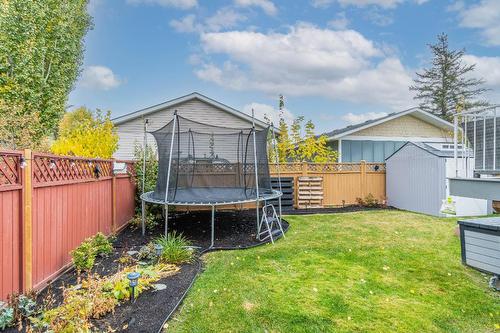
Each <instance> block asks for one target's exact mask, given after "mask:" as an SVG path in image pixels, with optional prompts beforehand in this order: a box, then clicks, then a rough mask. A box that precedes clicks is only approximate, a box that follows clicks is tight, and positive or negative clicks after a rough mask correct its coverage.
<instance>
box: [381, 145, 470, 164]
mask: <svg viewBox="0 0 500 333" xmlns="http://www.w3.org/2000/svg"><path fill="white" fill-rule="evenodd" d="M440 144H442V143H441V142H440ZM408 145H413V146H416V147H418V148H420V149H422V150H424V151H426V152H428V153H429V154H432V155H434V156H437V157H442V158H453V157H454V151H453V150H447V149H438V148H436V147H433V146H431V145H429V144H428V143H425V142H414V141H409V142H407V143H405V144H404V145H402V146H401V147H400V148H399V149H397V150H396V151H395V152H393V153H392V154H391V155H389V156H388V157H387V158H386V159H385V160H386V161H387V160H388V159H390V158H391V157H392V156H394V155H396V154H397V153H398V152H399V151H400V150H402V149H403V148H404V147H406V146H408ZM458 157H462V151H461V150H459V151H458Z"/></svg>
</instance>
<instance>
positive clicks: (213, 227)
mask: <svg viewBox="0 0 500 333" xmlns="http://www.w3.org/2000/svg"><path fill="white" fill-rule="evenodd" d="M214 238H215V206H212V231H211V235H210V239H211V243H210V248H212V247H214Z"/></svg>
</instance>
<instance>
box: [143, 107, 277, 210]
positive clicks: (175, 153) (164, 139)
mask: <svg viewBox="0 0 500 333" xmlns="http://www.w3.org/2000/svg"><path fill="white" fill-rule="evenodd" d="M252 131H253V129H252V128H247V129H239V128H228V127H219V126H212V125H208V124H203V123H199V122H196V121H193V120H190V119H187V118H183V117H180V116H177V117H174V119H173V120H172V121H170V122H169V123H168V124H166V125H165V126H164V127H162V128H160V129H158V130H156V131H154V132H151V134H152V135H153V136H154V138H155V140H156V144H157V147H158V158H159V165H158V170H159V171H158V179H157V182H156V189H155V191H154V192H153V194H152V198H153V199H155V200H159V201H164V202H190V203H191V202H192V203H201V202H232V201H241V200H249V199H253V198H256V196H257V191H256V190H257V186H256V177H255V157H256V161H257V176H258V177H257V180H258V188H259V196H262V195H265V194H269V193H271V192H272V188H271V181H270V176H269V166H268V160H267V136H268V131H269V128H266V129H264V130H256V131H255V141H256V142H255V147H256V150H255V151H254V142H253V133H252ZM172 135H173V140H172ZM171 146H172V148H171ZM171 151H172V153H170V152H171ZM169 164H170V177H168V169H169ZM167 182H168V195H167V197H165V191H166V189H167Z"/></svg>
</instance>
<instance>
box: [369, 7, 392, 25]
mask: <svg viewBox="0 0 500 333" xmlns="http://www.w3.org/2000/svg"><path fill="white" fill-rule="evenodd" d="M365 15H366V18H367V19H368V20H370V22H372V23H373V24H375V25H378V26H381V27H385V26H388V25H391V24H392V23H393V22H394V18H393V16H392V13H391V12H386V11H385V12H384V11H380V10H370V11H367V12H366V14H365Z"/></svg>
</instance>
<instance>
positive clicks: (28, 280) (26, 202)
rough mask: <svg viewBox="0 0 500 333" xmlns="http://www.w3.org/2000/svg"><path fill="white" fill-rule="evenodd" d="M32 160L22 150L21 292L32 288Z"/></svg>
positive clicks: (29, 150)
mask: <svg viewBox="0 0 500 333" xmlns="http://www.w3.org/2000/svg"><path fill="white" fill-rule="evenodd" d="M32 158H33V153H32V151H31V149H25V150H24V160H25V162H26V164H25V166H24V169H23V215H22V216H23V221H22V233H23V238H22V242H23V243H22V244H23V250H22V256H23V259H22V272H23V274H22V278H23V288H22V289H23V291H24V292H27V291H29V290H31V289H32V288H33V225H32V220H33V182H32V177H33V173H32Z"/></svg>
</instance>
